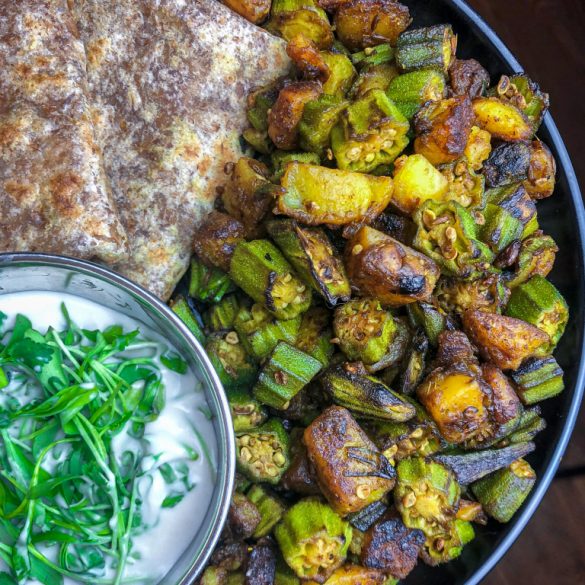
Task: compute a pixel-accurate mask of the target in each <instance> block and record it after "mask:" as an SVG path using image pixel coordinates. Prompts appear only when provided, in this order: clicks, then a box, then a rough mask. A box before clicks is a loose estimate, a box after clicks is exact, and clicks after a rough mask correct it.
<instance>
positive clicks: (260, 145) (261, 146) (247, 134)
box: [242, 128, 274, 154]
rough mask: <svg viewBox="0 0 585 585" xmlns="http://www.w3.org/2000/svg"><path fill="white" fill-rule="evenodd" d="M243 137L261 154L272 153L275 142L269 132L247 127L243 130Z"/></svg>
mask: <svg viewBox="0 0 585 585" xmlns="http://www.w3.org/2000/svg"><path fill="white" fill-rule="evenodd" d="M242 138H243V139H244V140H245V141H246V142H247V143H248V144H249V145H250V146H251V147H252V148H253V149H254V150H255V151H256V152H259V153H261V154H270V153H271V152H272V151H273V150H274V143H273V142H272V140H270V137H269V136H268V132H263V131H262V130H256V128H246V129H245V130H244V131H243V132H242Z"/></svg>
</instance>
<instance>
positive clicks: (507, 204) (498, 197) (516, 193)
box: [486, 184, 538, 239]
mask: <svg viewBox="0 0 585 585" xmlns="http://www.w3.org/2000/svg"><path fill="white" fill-rule="evenodd" d="M486 197H487V201H488V203H489V204H494V205H497V206H499V207H501V208H502V209H504V210H505V211H506V212H508V214H509V215H511V216H512V217H515V218H516V219H518V220H519V221H520V223H521V224H522V225H523V226H524V228H523V230H522V239H524V238H526V237H528V236H530V235H531V234H532V233H534V231H536V230H537V229H538V219H537V217H536V205H535V203H534V201H532V199H530V196H529V195H528V193H527V192H526V189H524V187H522V185H518V184H513V185H508V186H505V187H498V188H496V189H490V190H489V191H487V193H486Z"/></svg>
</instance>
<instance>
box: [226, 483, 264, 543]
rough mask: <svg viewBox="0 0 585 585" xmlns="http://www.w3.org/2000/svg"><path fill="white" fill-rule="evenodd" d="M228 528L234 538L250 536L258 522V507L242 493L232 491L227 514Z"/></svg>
mask: <svg viewBox="0 0 585 585" xmlns="http://www.w3.org/2000/svg"><path fill="white" fill-rule="evenodd" d="M228 523H229V527H230V530H231V531H232V533H233V535H234V536H235V537H236V538H242V539H245V538H250V537H251V536H252V534H253V533H254V530H255V529H256V526H258V524H259V523H260V512H258V508H256V506H255V505H254V504H253V503H252V502H251V501H250V500H249V499H248V498H247V497H246V496H245V495H244V494H241V493H239V492H234V494H233V495H232V501H231V505H230V509H229V514H228Z"/></svg>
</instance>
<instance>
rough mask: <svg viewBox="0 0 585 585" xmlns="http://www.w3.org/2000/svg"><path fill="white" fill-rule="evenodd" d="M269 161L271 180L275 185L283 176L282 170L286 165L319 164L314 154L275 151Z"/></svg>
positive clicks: (318, 157) (318, 158)
mask: <svg viewBox="0 0 585 585" xmlns="http://www.w3.org/2000/svg"><path fill="white" fill-rule="evenodd" d="M270 160H271V162H272V169H273V173H272V177H271V180H273V181H274V182H275V183H277V182H278V181H280V179H281V178H282V175H284V169H285V168H286V165H287V164H288V163H290V162H293V161H297V162H303V163H308V164H313V165H318V164H319V163H320V162H321V157H320V156H319V155H318V154H316V153H314V152H288V151H285V150H277V151H276V152H273V153H272V156H271V157H270Z"/></svg>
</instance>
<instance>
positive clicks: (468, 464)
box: [433, 442, 535, 485]
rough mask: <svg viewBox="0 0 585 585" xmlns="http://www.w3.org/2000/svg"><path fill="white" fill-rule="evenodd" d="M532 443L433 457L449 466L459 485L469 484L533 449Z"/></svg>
mask: <svg viewBox="0 0 585 585" xmlns="http://www.w3.org/2000/svg"><path fill="white" fill-rule="evenodd" d="M534 449H535V445H534V443H529V442H528V443H518V444H515V445H510V446H509V447H503V448H501V449H483V450H481V451H476V452H473V453H460V454H438V455H434V456H433V459H434V460H435V461H439V462H441V463H443V464H444V465H446V466H447V467H449V469H451V470H452V471H453V473H454V474H455V477H456V478H457V481H458V482H459V483H460V484H461V485H469V484H470V483H474V482H476V481H478V480H479V479H481V478H482V477H485V476H486V475H489V474H490V473H493V472H494V471H497V470H498V469H502V468H504V467H507V466H508V465H510V464H511V463H512V462H514V461H516V460H517V459H519V458H520V457H524V456H526V455H528V453H532V451H534Z"/></svg>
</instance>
